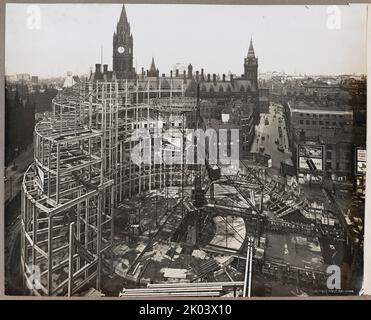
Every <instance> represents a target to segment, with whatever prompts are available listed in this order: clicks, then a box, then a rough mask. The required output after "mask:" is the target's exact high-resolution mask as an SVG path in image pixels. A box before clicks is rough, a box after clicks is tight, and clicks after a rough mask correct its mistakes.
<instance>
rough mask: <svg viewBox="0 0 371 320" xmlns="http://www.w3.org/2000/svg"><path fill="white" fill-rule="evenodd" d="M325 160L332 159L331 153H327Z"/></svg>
mask: <svg viewBox="0 0 371 320" xmlns="http://www.w3.org/2000/svg"><path fill="white" fill-rule="evenodd" d="M326 158H327V159H332V152H331V151H327V153H326Z"/></svg>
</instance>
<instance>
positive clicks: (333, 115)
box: [299, 113, 345, 118]
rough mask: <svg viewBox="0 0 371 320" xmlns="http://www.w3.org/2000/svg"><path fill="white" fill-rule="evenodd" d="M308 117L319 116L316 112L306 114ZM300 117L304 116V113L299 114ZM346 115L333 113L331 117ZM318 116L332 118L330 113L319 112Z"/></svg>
mask: <svg viewBox="0 0 371 320" xmlns="http://www.w3.org/2000/svg"><path fill="white" fill-rule="evenodd" d="M305 115H306V116H307V117H310V116H312V117H313V118H317V114H316V113H312V114H310V113H306V114H305ZM299 116H300V117H304V113H300V114H299ZM344 117H345V116H344V115H343V114H332V115H331V118H344ZM318 118H330V114H318Z"/></svg>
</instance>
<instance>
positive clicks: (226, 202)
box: [21, 80, 353, 298]
mask: <svg viewBox="0 0 371 320" xmlns="http://www.w3.org/2000/svg"><path fill="white" fill-rule="evenodd" d="M199 100H200V98H199V96H198V97H197V98H192V97H187V96H185V92H184V89H183V85H182V82H180V84H178V83H173V81H171V80H170V81H167V82H166V83H161V81H160V82H159V83H158V84H157V82H156V85H155V84H152V83H150V81H148V82H146V83H144V84H143V83H142V84H140V85H139V84H138V81H135V80H133V81H129V80H117V81H114V82H107V81H86V82H80V83H77V84H76V85H74V86H73V87H71V88H66V89H64V90H63V91H62V92H61V93H59V94H58V96H57V97H56V98H55V99H54V100H53V106H52V116H51V118H50V119H43V120H41V121H40V122H38V123H37V124H36V127H35V133H34V162H33V164H32V165H31V166H30V167H29V168H28V170H27V171H26V174H25V175H24V179H23V183H22V204H21V212H22V217H21V220H22V233H21V267H22V273H23V278H24V286H25V288H27V290H28V292H29V294H31V295H47V296H74V295H83V294H84V292H87V291H89V290H95V291H96V292H99V293H100V294H102V295H106V296H115V295H116V296H117V295H119V296H120V297H122V298H125V297H150V296H199V297H200V296H204V297H221V296H224V297H250V296H268V295H275V291H277V292H278V291H279V290H280V289H279V288H280V287H285V288H286V290H288V292H284V293H282V294H281V295H286V294H290V290H291V289H292V291H295V290H296V291H295V293H292V292H291V294H295V295H301V294H309V295H311V294H320V293H322V294H323V292H324V291H325V290H326V279H327V276H328V275H327V274H326V268H327V266H328V265H330V264H333V257H334V253H335V252H336V257H339V259H340V260H339V264H340V265H341V263H342V259H343V257H344V255H346V254H347V252H348V251H350V255H351V256H353V253H352V250H353V247H352V246H351V245H349V243H350V242H351V239H349V237H348V235H347V233H346V231H345V230H344V228H343V225H342V222H341V219H340V218H339V216H338V213H337V211H336V208H335V209H334V204H331V203H330V202H326V201H324V202H321V201H319V200H318V199H316V198H310V197H308V196H306V194H304V193H303V192H301V190H300V187H299V186H293V185H291V186H290V185H289V184H288V183H287V181H285V179H282V177H280V176H275V175H272V174H270V173H269V172H268V171H267V168H266V167H263V166H260V165H259V164H257V163H254V162H253V161H245V160H244V161H239V163H238V167H237V168H235V170H234V171H233V172H230V171H228V170H224V169H225V168H223V166H225V165H223V164H218V165H210V164H209V163H208V156H207V151H206V154H205V155H204V163H202V164H197V165H194V164H187V163H186V161H185V158H184V148H185V141H186V139H187V137H186V134H185V132H186V128H187V127H188V124H187V121H186V119H187V115H188V114H190V113H196V115H198V122H197V126H196V127H197V128H200V129H202V128H203V126H204V124H203V120H202V118H201V117H200V116H199ZM169 128H172V129H173V130H177V131H178V132H179V133H180V135H181V136H182V137H183V138H182V141H183V143H181V144H180V146H179V145H178V147H179V148H180V151H181V152H180V154H181V156H182V157H183V158H182V161H178V162H176V163H171V162H165V161H162V162H161V163H159V161H148V162H147V163H142V164H141V165H138V164H137V163H135V161H133V157H132V154H133V150H134V149H135V148H137V147H138V145H141V144H142V143H145V141H144V140H145V139H146V138H145V137H141V136H140V135H138V134H137V133H138V129H147V130H149V132H150V133H151V134H154V133H155V132H159V131H160V132H162V131H166V130H167V129H169ZM149 139H153V136H152V137H150V138H149ZM169 141H170V140H166V141H165V138H161V141H160V143H159V146H160V148H155V147H152V148H151V151H150V155H149V158H150V160H153V159H155V158H156V157H157V158H160V159H162V157H159V153H161V154H164V153H170V154H171V153H173V152H174V145H172V144H171V143H169ZM194 147H195V148H196V147H197V141H196V143H195V145H194ZM172 148H173V149H172ZM135 150H136V149H135ZM204 152H205V151H204ZM183 160H184V161H183ZM293 216H295V217H296V218H295V219H288V218H289V217H293ZM297 217H299V218H300V217H301V218H300V219H297ZM349 248H350V249H349ZM106 279H115V281H116V284H117V285H118V286H120V287H121V290H120V292H119V293H118V294H117V292H109V291H107V290H105V289H104V287H105V283H104V281H107V280H106ZM117 279H119V280H117ZM108 281H109V280H108ZM117 281H119V282H120V283H117ZM349 281H350V280H349ZM269 292H271V294H270V293H269Z"/></svg>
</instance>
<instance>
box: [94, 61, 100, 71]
mask: <svg viewBox="0 0 371 320" xmlns="http://www.w3.org/2000/svg"><path fill="white" fill-rule="evenodd" d="M95 73H101V67H100V63H96V64H95Z"/></svg>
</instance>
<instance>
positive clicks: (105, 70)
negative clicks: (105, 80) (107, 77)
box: [103, 64, 108, 74]
mask: <svg viewBox="0 0 371 320" xmlns="http://www.w3.org/2000/svg"><path fill="white" fill-rule="evenodd" d="M107 71H108V64H104V65H103V73H104V74H107Z"/></svg>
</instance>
